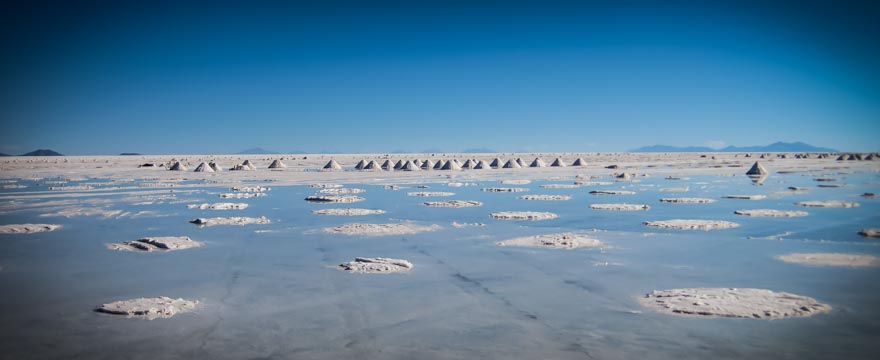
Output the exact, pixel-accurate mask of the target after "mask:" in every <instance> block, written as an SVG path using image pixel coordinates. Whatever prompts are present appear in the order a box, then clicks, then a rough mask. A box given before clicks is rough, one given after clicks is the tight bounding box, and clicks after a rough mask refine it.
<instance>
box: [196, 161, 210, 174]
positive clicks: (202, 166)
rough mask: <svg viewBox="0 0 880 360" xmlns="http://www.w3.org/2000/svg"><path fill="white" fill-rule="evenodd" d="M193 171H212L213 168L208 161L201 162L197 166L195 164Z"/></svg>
mask: <svg viewBox="0 0 880 360" xmlns="http://www.w3.org/2000/svg"><path fill="white" fill-rule="evenodd" d="M195 172H214V169H212V168H211V165H208V163H206V162H203V163H201V164H199V166H196V169H195Z"/></svg>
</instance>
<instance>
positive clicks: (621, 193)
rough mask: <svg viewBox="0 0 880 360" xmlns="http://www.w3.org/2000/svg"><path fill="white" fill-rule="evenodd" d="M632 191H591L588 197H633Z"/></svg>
mask: <svg viewBox="0 0 880 360" xmlns="http://www.w3.org/2000/svg"><path fill="white" fill-rule="evenodd" d="M633 194H635V192H634V191H627V190H593V191H590V195H633Z"/></svg>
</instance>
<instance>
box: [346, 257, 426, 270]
mask: <svg viewBox="0 0 880 360" xmlns="http://www.w3.org/2000/svg"><path fill="white" fill-rule="evenodd" d="M336 267H337V268H338V269H340V270H342V271H348V272H353V273H367V274H390V273H396V272H406V271H410V270H411V269H412V268H413V264H412V263H411V262H409V261H406V260H401V259H390V258H368V257H356V258H354V261H349V262H345V263H342V264H339V265H337V266H336Z"/></svg>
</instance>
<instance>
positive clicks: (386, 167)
mask: <svg viewBox="0 0 880 360" xmlns="http://www.w3.org/2000/svg"><path fill="white" fill-rule="evenodd" d="M401 166H403V164H401V163H400V160H397V165H395V164H392V163H391V160H385V162H383V163H382V170H389V171H390V170H397V169H400V167H401Z"/></svg>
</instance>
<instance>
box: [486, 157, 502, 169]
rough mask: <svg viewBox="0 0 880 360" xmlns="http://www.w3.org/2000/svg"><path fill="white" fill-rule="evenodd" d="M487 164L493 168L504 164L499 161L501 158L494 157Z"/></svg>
mask: <svg viewBox="0 0 880 360" xmlns="http://www.w3.org/2000/svg"><path fill="white" fill-rule="evenodd" d="M489 166H491V167H492V168H493V169H497V168H500V167H502V166H504V164H503V163H502V162H501V159H499V158H495V159H493V160H492V162H491V163H490V164H489Z"/></svg>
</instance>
